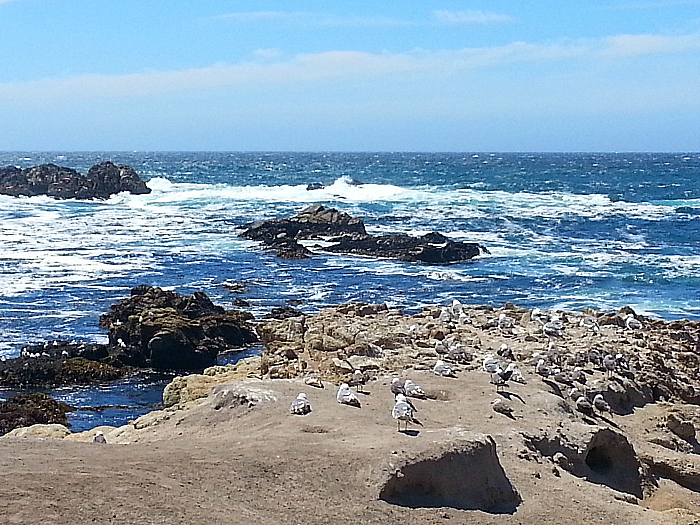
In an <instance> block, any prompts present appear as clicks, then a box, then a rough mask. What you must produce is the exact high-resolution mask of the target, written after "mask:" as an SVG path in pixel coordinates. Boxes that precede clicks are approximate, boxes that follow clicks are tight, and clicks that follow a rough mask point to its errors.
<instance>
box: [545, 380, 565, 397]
mask: <svg viewBox="0 0 700 525" xmlns="http://www.w3.org/2000/svg"><path fill="white" fill-rule="evenodd" d="M542 382H543V383H544V384H545V385H547V386H548V387H549V388H551V389H552V394H554V395H555V396H559V397H561V398H563V397H564V394H562V391H561V387H560V386H559V385H558V384H556V383H555V382H554V381H551V380H549V379H543V380H542Z"/></svg>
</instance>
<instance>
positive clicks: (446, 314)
mask: <svg viewBox="0 0 700 525" xmlns="http://www.w3.org/2000/svg"><path fill="white" fill-rule="evenodd" d="M438 321H442V322H443V323H449V322H450V321H452V315H451V314H450V310H449V309H448V308H447V307H445V308H442V309H441V310H440V315H439V316H438Z"/></svg>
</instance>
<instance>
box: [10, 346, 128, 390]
mask: <svg viewBox="0 0 700 525" xmlns="http://www.w3.org/2000/svg"><path fill="white" fill-rule="evenodd" d="M32 355H34V354H32ZM132 372H133V370H132V369H130V368H129V367H124V366H120V367H117V366H112V365H111V364H109V363H105V362H100V361H94V360H91V359H86V358H84V357H72V358H61V357H58V358H56V357H49V356H41V355H40V356H39V357H18V358H16V359H7V360H5V361H4V362H0V385H3V386H11V387H25V388H26V387H56V386H67V385H88V384H94V383H104V382H107V381H114V380H116V379H120V378H122V377H125V376H126V375H128V374H130V373H132Z"/></svg>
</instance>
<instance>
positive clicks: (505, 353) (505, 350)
mask: <svg viewBox="0 0 700 525" xmlns="http://www.w3.org/2000/svg"><path fill="white" fill-rule="evenodd" d="M496 353H497V354H498V355H500V356H501V357H505V358H506V359H510V360H511V361H513V360H515V356H514V355H513V350H512V349H511V348H510V347H509V346H508V345H507V344H502V345H501V348H499V349H498V350H497V351H496Z"/></svg>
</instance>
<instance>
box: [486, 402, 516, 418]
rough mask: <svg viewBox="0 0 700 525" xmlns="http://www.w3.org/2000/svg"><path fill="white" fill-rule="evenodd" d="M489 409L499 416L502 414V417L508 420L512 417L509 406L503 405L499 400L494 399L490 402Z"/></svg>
mask: <svg viewBox="0 0 700 525" xmlns="http://www.w3.org/2000/svg"><path fill="white" fill-rule="evenodd" d="M491 408H493V410H494V411H495V412H498V413H499V414H503V415H504V416H508V417H510V418H512V417H513V409H512V408H511V407H510V405H509V404H508V403H505V402H504V401H502V400H501V399H498V398H497V399H494V400H493V401H491ZM513 419H515V418H513Z"/></svg>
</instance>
